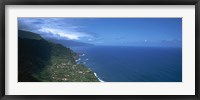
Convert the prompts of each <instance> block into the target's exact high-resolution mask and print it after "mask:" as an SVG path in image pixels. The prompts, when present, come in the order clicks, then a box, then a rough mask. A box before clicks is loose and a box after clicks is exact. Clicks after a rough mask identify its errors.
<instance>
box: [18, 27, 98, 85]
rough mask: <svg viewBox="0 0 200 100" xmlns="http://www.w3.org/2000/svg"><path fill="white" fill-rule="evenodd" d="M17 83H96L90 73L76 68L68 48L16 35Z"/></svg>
mask: <svg viewBox="0 0 200 100" xmlns="http://www.w3.org/2000/svg"><path fill="white" fill-rule="evenodd" d="M18 34H19V36H18V48H19V49H18V57H19V60H18V62H19V63H18V73H19V74H18V81H19V82H38V81H41V82H97V81H98V79H97V78H96V77H95V75H94V73H93V72H92V71H91V70H90V69H89V68H87V67H86V66H84V65H82V64H76V62H75V59H77V58H78V55H77V54H76V53H75V52H73V51H72V50H71V49H70V48H66V47H64V46H62V45H60V44H55V43H52V42H48V41H46V40H44V39H43V38H42V37H41V36H40V35H38V34H35V33H32V32H26V31H21V30H20V31H18Z"/></svg>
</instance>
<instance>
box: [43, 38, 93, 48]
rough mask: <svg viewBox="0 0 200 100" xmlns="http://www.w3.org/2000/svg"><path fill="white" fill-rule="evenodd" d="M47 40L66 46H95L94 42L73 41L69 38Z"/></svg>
mask: <svg viewBox="0 0 200 100" xmlns="http://www.w3.org/2000/svg"><path fill="white" fill-rule="evenodd" d="M46 40H48V41H51V42H54V43H58V44H62V45H63V46H65V47H75V46H93V44H89V43H83V42H77V41H72V40H67V39H54V38H47V39H46Z"/></svg>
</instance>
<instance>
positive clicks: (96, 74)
mask: <svg viewBox="0 0 200 100" xmlns="http://www.w3.org/2000/svg"><path fill="white" fill-rule="evenodd" d="M94 75H95V76H96V77H97V79H98V80H99V81H100V82H105V81H103V80H102V79H100V78H99V77H98V76H97V74H96V73H95V72H94Z"/></svg>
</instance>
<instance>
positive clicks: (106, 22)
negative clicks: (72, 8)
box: [18, 17, 182, 47]
mask: <svg viewBox="0 0 200 100" xmlns="http://www.w3.org/2000/svg"><path fill="white" fill-rule="evenodd" d="M18 29H19V30H25V31H30V32H34V33H37V34H40V35H41V36H42V37H44V38H55V39H67V40H73V41H79V42H84V43H90V44H94V45H114V46H166V47H181V45H182V18H37V17H36V18H18Z"/></svg>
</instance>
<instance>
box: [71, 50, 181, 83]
mask: <svg viewBox="0 0 200 100" xmlns="http://www.w3.org/2000/svg"><path fill="white" fill-rule="evenodd" d="M71 49H72V50H74V51H75V52H76V53H78V54H79V55H80V59H79V60H77V62H78V63H82V64H84V65H86V66H87V67H89V68H90V69H91V70H92V71H94V72H95V74H96V75H97V77H98V78H99V80H100V81H104V82H182V48H175V47H134V46H88V47H73V48H71Z"/></svg>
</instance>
